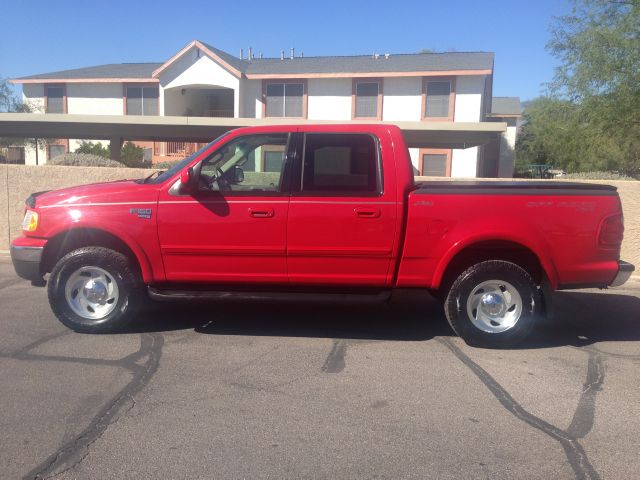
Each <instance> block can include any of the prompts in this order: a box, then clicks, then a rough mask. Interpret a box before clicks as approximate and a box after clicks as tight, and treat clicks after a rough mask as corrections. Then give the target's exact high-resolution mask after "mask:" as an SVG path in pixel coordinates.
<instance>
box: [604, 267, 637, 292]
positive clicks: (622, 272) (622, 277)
mask: <svg viewBox="0 0 640 480" xmlns="http://www.w3.org/2000/svg"><path fill="white" fill-rule="evenodd" d="M635 269H636V267H634V266H633V265H631V264H630V263H627V262H623V261H622V260H619V261H618V273H617V274H616V276H615V278H614V279H613V282H611V285H610V286H611V287H619V286H620V285H622V284H624V283H625V282H626V281H627V280H629V277H630V276H631V274H632V273H633V271H634V270H635Z"/></svg>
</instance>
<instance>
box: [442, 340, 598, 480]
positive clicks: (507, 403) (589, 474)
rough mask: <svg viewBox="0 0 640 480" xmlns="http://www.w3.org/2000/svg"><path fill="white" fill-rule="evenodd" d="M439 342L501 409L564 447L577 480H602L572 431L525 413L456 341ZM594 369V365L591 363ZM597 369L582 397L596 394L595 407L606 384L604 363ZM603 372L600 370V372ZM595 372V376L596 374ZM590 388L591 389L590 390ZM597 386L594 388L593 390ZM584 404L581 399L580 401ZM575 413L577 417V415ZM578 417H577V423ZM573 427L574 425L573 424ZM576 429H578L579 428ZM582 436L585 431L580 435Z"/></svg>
mask: <svg viewBox="0 0 640 480" xmlns="http://www.w3.org/2000/svg"><path fill="white" fill-rule="evenodd" d="M438 341H439V342H440V343H441V344H443V345H444V346H445V347H447V348H448V349H449V350H450V351H451V352H452V353H453V354H454V355H455V356H456V357H457V358H458V359H459V360H460V361H461V362H462V363H463V364H464V365H465V366H466V367H467V368H469V370H471V371H472V372H473V373H474V374H475V375H476V377H478V378H479V379H480V381H481V382H482V383H483V384H484V385H485V386H486V387H487V388H488V389H489V391H490V392H491V393H492V394H493V396H494V397H495V398H496V399H497V400H498V401H499V402H500V404H502V406H503V407H504V408H505V409H506V410H508V411H509V412H510V413H511V414H513V415H514V416H515V417H516V418H518V419H519V420H522V421H523V422H525V423H527V424H528V425H529V426H531V427H533V428H535V429H536V430H539V431H541V432H542V433H544V434H546V435H548V436H549V437H551V438H552V439H554V440H556V441H557V442H558V443H560V445H561V446H562V448H563V450H564V452H565V455H566V457H567V460H568V461H569V464H570V465H571V468H572V469H573V472H574V474H575V477H576V479H580V480H582V479H588V480H599V479H600V476H599V475H598V473H597V472H596V470H595V469H594V468H593V465H591V462H590V461H589V458H588V457H587V454H586V452H585V451H584V448H583V447H582V445H581V444H580V442H578V438H582V437H576V436H575V435H574V434H573V433H572V432H571V430H570V428H571V427H569V429H567V430H566V431H565V430H562V429H560V428H558V427H556V426H554V425H552V424H550V423H548V422H546V421H545V420H543V419H541V418H540V417H537V416H535V415H533V414H532V413H530V412H528V411H527V410H525V409H524V408H523V407H522V406H521V405H520V404H519V403H518V402H517V401H516V400H515V399H514V398H513V397H512V396H511V394H510V393H509V392H508V391H507V390H506V389H505V388H504V387H503V386H502V385H500V384H499V383H498V382H497V381H496V380H495V379H494V378H493V377H492V376H491V375H490V374H489V373H488V372H487V371H486V370H484V369H483V368H482V367H481V366H480V365H478V364H477V363H475V362H474V361H473V360H471V358H470V357H468V356H467V355H466V354H465V353H464V352H463V351H462V350H461V349H460V348H459V347H458V346H457V345H455V344H454V343H453V341H452V340H451V339H449V338H438ZM590 365H591V362H590ZM594 365H595V366H594V367H592V368H591V369H588V373H587V381H586V382H585V388H584V389H583V395H582V396H583V397H584V396H585V395H589V392H594V394H593V402H594V403H593V405H594V407H595V392H597V391H598V390H599V388H595V386H598V385H600V386H601V385H602V380H604V373H602V374H601V375H600V374H599V373H598V372H603V370H602V369H601V367H602V365H601V363H600V364H598V363H597V359H595V360H594ZM598 369H600V370H598ZM589 372H591V373H589ZM593 372H595V373H593ZM598 379H600V383H598V381H599V380H598ZM587 385H590V387H589V388H587ZM591 385H593V386H594V388H592V387H591ZM581 400H582V398H581ZM580 403H581V402H579V404H578V410H579V409H580ZM584 403H585V405H586V406H585V407H583V408H584V409H585V412H586V414H585V413H583V414H581V415H588V413H589V405H590V404H588V403H587V400H585V402H584ZM578 410H576V414H577V413H578ZM575 418H576V416H575V415H574V419H575ZM579 418H581V419H584V418H585V417H583V416H580V417H579ZM572 424H573V422H572ZM580 424H581V425H584V422H582V421H581V423H580ZM591 425H593V418H592V419H591V424H590V425H589V429H588V430H586V431H584V434H585V435H586V433H588V431H589V430H590V429H591ZM576 428H577V427H576ZM579 432H580V433H582V432H583V430H580V431H579Z"/></svg>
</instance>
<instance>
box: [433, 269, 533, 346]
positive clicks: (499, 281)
mask: <svg viewBox="0 0 640 480" xmlns="http://www.w3.org/2000/svg"><path fill="white" fill-rule="evenodd" d="M444 307H445V314H446V316H447V320H448V321H449V324H450V325H451V328H453V330H454V331H455V332H456V333H457V334H458V335H459V336H460V337H462V338H463V339H464V340H465V341H466V342H467V343H468V344H470V345H475V346H483V347H512V346H515V345H517V344H518V343H519V342H521V341H522V340H524V338H525V337H526V336H527V335H528V334H529V333H530V332H531V330H532V329H533V326H534V324H535V323H536V320H537V317H538V316H539V312H540V307H541V296H540V293H539V289H538V287H537V285H536V283H535V281H534V280H533V278H532V277H531V275H529V273H528V272H527V271H526V270H524V269H523V268H521V267H520V266H518V265H516V264H514V263H511V262H506V261H502V260H490V261H485V262H481V263H478V264H476V265H473V266H472V267H470V268H468V269H467V270H465V271H464V272H462V274H460V275H459V276H458V278H457V279H456V280H455V281H454V282H453V284H452V285H451V288H450V289H449V291H448V294H447V297H446V300H445V305H444Z"/></svg>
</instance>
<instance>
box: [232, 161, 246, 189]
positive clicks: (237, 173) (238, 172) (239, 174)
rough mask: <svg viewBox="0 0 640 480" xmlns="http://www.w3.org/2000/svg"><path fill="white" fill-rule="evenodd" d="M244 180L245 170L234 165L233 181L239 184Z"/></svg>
mask: <svg viewBox="0 0 640 480" xmlns="http://www.w3.org/2000/svg"><path fill="white" fill-rule="evenodd" d="M242 182H244V170H242V168H241V167H239V166H237V165H236V166H235V167H233V183H235V184H238V183H242Z"/></svg>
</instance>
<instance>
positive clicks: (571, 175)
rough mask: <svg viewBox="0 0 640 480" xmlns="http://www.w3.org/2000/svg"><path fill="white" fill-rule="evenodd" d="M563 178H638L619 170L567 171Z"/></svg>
mask: <svg viewBox="0 0 640 480" xmlns="http://www.w3.org/2000/svg"><path fill="white" fill-rule="evenodd" d="M562 178H563V179H565V178H568V179H576V180H637V179H635V178H633V177H630V176H628V175H624V174H622V173H618V172H580V173H567V174H566V175H563V176H562Z"/></svg>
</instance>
